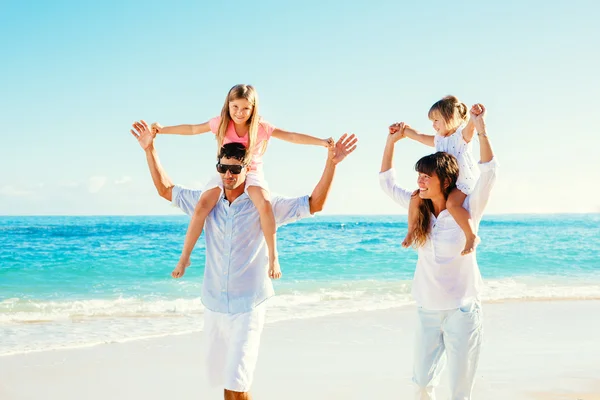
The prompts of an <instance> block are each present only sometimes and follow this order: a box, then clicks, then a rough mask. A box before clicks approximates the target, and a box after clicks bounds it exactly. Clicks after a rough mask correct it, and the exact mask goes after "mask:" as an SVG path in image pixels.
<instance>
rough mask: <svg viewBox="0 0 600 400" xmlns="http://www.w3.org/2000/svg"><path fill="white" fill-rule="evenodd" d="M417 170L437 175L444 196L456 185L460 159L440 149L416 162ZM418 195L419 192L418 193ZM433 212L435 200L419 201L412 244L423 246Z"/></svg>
mask: <svg viewBox="0 0 600 400" xmlns="http://www.w3.org/2000/svg"><path fill="white" fill-rule="evenodd" d="M415 171H417V172H420V173H422V174H427V175H430V176H431V175H436V176H437V177H438V178H439V179H440V189H441V190H442V193H443V194H444V198H445V199H448V195H449V194H450V192H451V191H452V189H454V188H455V187H456V180H457V179H458V161H456V157H454V156H453V155H452V154H448V153H444V152H443V151H438V152H437V153H435V154H430V155H428V156H425V157H423V158H421V159H420V160H419V161H417V163H416V164H415ZM417 196H418V194H417ZM432 213H433V202H432V201H431V200H430V199H421V202H420V203H419V214H418V216H417V225H416V227H415V232H414V234H413V241H412V243H411V244H412V245H414V246H416V247H420V246H423V245H424V244H425V242H426V241H427V236H428V235H429V224H430V222H431V214H432Z"/></svg>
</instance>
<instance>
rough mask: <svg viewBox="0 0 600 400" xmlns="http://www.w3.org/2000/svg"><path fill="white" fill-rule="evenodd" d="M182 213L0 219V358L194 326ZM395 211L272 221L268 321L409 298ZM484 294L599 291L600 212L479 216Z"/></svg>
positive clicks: (405, 254)
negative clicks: (181, 261)
mask: <svg viewBox="0 0 600 400" xmlns="http://www.w3.org/2000/svg"><path fill="white" fill-rule="evenodd" d="M187 223H188V218H187V217H185V216H181V217H180V216H174V217H164V216H161V217H146V216H144V217H0V335H1V336H2V337H3V340H2V341H1V342H0V355H2V354H11V353H19V352H24V351H35V350H44V349H49V348H61V347H72V346H86V345H91V344H95V343H104V342H111V341H122V340H129V339H131V340H133V339H136V338H141V337H148V336H156V335H165V334H173V333H181V332H188V331H194V330H198V329H201V328H202V318H200V316H201V314H202V312H203V307H202V305H201V302H200V299H199V294H200V287H201V284H202V274H203V265H204V243H203V239H201V240H200V241H199V244H198V246H197V248H196V250H195V252H194V255H193V257H192V267H190V268H189V269H188V271H187V272H186V275H185V277H184V278H183V279H181V280H174V279H171V278H170V272H171V270H172V269H173V267H174V266H175V264H176V261H177V259H178V257H179V252H180V250H181V246H182V243H183V237H184V235H185V230H186V227H187ZM405 230H406V217H405V216H352V217H346V216H344V217H342V216H335V217H334V216H332V217H316V218H312V219H308V220H303V221H300V222H297V223H294V224H290V225H286V226H284V227H281V228H280V229H279V251H280V257H281V265H282V269H283V273H284V276H283V279H282V280H280V281H277V282H276V283H275V289H276V292H277V294H278V295H277V296H276V297H275V298H274V299H272V301H271V302H270V304H271V305H270V311H269V321H270V322H273V321H277V320H282V319H287V318H292V317H293V318H306V317H312V316H318V315H327V314H331V313H338V312H345V311H352V310H369V309H378V308H388V307H394V306H402V305H405V304H409V303H410V302H411V298H410V281H411V278H412V275H413V271H414V266H415V262H416V253H415V251H414V250H405V249H402V248H401V247H399V243H400V241H401V239H402V237H403V235H404V233H405ZM480 236H481V238H482V244H481V245H480V247H479V248H478V259H479V264H480V268H481V271H482V274H483V277H484V280H485V282H486V291H485V293H484V298H485V299H488V300H500V299H515V298H516V299H536V298H537V299H546V298H556V299H560V298H573V297H575V298H582V299H585V298H597V297H600V214H591V215H552V216H549V215H541V216H540V215H514V216H487V218H486V219H484V221H483V222H482V224H481V228H480Z"/></svg>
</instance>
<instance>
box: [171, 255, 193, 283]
mask: <svg viewBox="0 0 600 400" xmlns="http://www.w3.org/2000/svg"><path fill="white" fill-rule="evenodd" d="M191 264H192V263H191V262H190V261H189V260H187V261H185V262H183V261H179V262H178V263H177V266H176V267H175V269H174V270H173V272H171V276H172V277H173V278H175V279H177V278H181V277H182V276H183V274H185V269H186V268H187V267H189V266H190V265H191Z"/></svg>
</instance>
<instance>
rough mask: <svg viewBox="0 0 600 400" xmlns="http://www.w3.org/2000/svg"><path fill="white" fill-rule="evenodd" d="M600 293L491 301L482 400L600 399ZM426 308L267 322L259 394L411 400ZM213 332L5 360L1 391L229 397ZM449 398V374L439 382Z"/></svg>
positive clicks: (66, 399)
mask: <svg viewBox="0 0 600 400" xmlns="http://www.w3.org/2000/svg"><path fill="white" fill-rule="evenodd" d="M599 313H600V301H545V302H540V301H538V302H506V303H487V304H484V317H485V340H484V350H483V353H482V357H481V362H480V368H479V371H478V377H477V381H476V384H475V392H474V398H475V399H486V400H492V399H539V400H547V399H565V400H566V399H569V400H571V399H573V400H579V399H581V400H593V399H600V363H599V361H598V360H599V359H600V340H599V339H598V332H600V319H598V317H597V316H598V315H599ZM415 316H416V314H415V310H414V307H411V306H409V307H403V308H396V309H387V310H380V311H368V312H367V311H364V312H352V313H342V314H337V315H331V316H325V317H318V318H307V319H292V320H288V321H281V322H275V323H267V325H266V327H265V332H264V335H263V341H262V348H261V354H260V357H259V361H258V367H257V371H256V377H255V382H254V386H253V390H252V392H253V395H254V398H255V399H259V400H261V399H283V398H285V399H290V400H293V399H298V400H299V399H372V398H381V399H382V398H390V399H392V398H393V399H411V398H412V394H413V392H414V388H413V386H412V384H411V363H412V351H411V347H412V343H413V332H414V324H415ZM203 357H204V349H203V335H202V332H198V333H193V334H185V335H171V336H165V337H160V338H154V339H145V340H137V341H130V342H126V343H109V344H103V345H98V346H94V347H88V348H79V349H67V350H55V351H44V352H36V353H28V354H18V355H12V356H5V357H0V376H2V379H1V381H0V399H3V400H13V399H14V400H16V399H19V400H21V399H23V400H24V399H61V400H70V399H90V400H92V399H107V398H110V399H142V398H143V399H167V398H177V399H182V400H183V399H220V398H222V391H221V390H220V389H215V388H209V387H208V385H207V384H206V381H205V378H204V370H203V368H204V366H203V363H202V360H203ZM438 397H439V398H440V399H445V398H447V387H446V380H445V379H442V381H441V384H440V388H439V390H438Z"/></svg>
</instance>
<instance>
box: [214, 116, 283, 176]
mask: <svg viewBox="0 0 600 400" xmlns="http://www.w3.org/2000/svg"><path fill="white" fill-rule="evenodd" d="M208 123H209V125H210V130H211V132H212V133H214V134H215V135H216V134H217V133H218V132H219V124H220V123H221V116H218V117H214V118H213V119H211V120H210V121H208ZM275 129H276V128H275V127H274V126H273V125H271V124H270V123H268V122H267V121H265V120H264V119H262V118H261V119H260V120H259V122H258V134H257V143H256V145H254V149H252V165H251V167H250V168H251V169H252V170H258V169H259V168H262V149H263V144H264V145H265V146H266V143H265V142H268V141H269V139H271V135H272V134H273V131H274V130H275ZM227 143H241V144H243V145H244V146H246V147H248V134H247V133H246V134H245V135H244V136H242V137H239V136H238V134H237V133H236V132H235V127H234V125H233V121H229V126H228V127H227V131H226V132H225V138H224V139H223V144H227Z"/></svg>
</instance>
